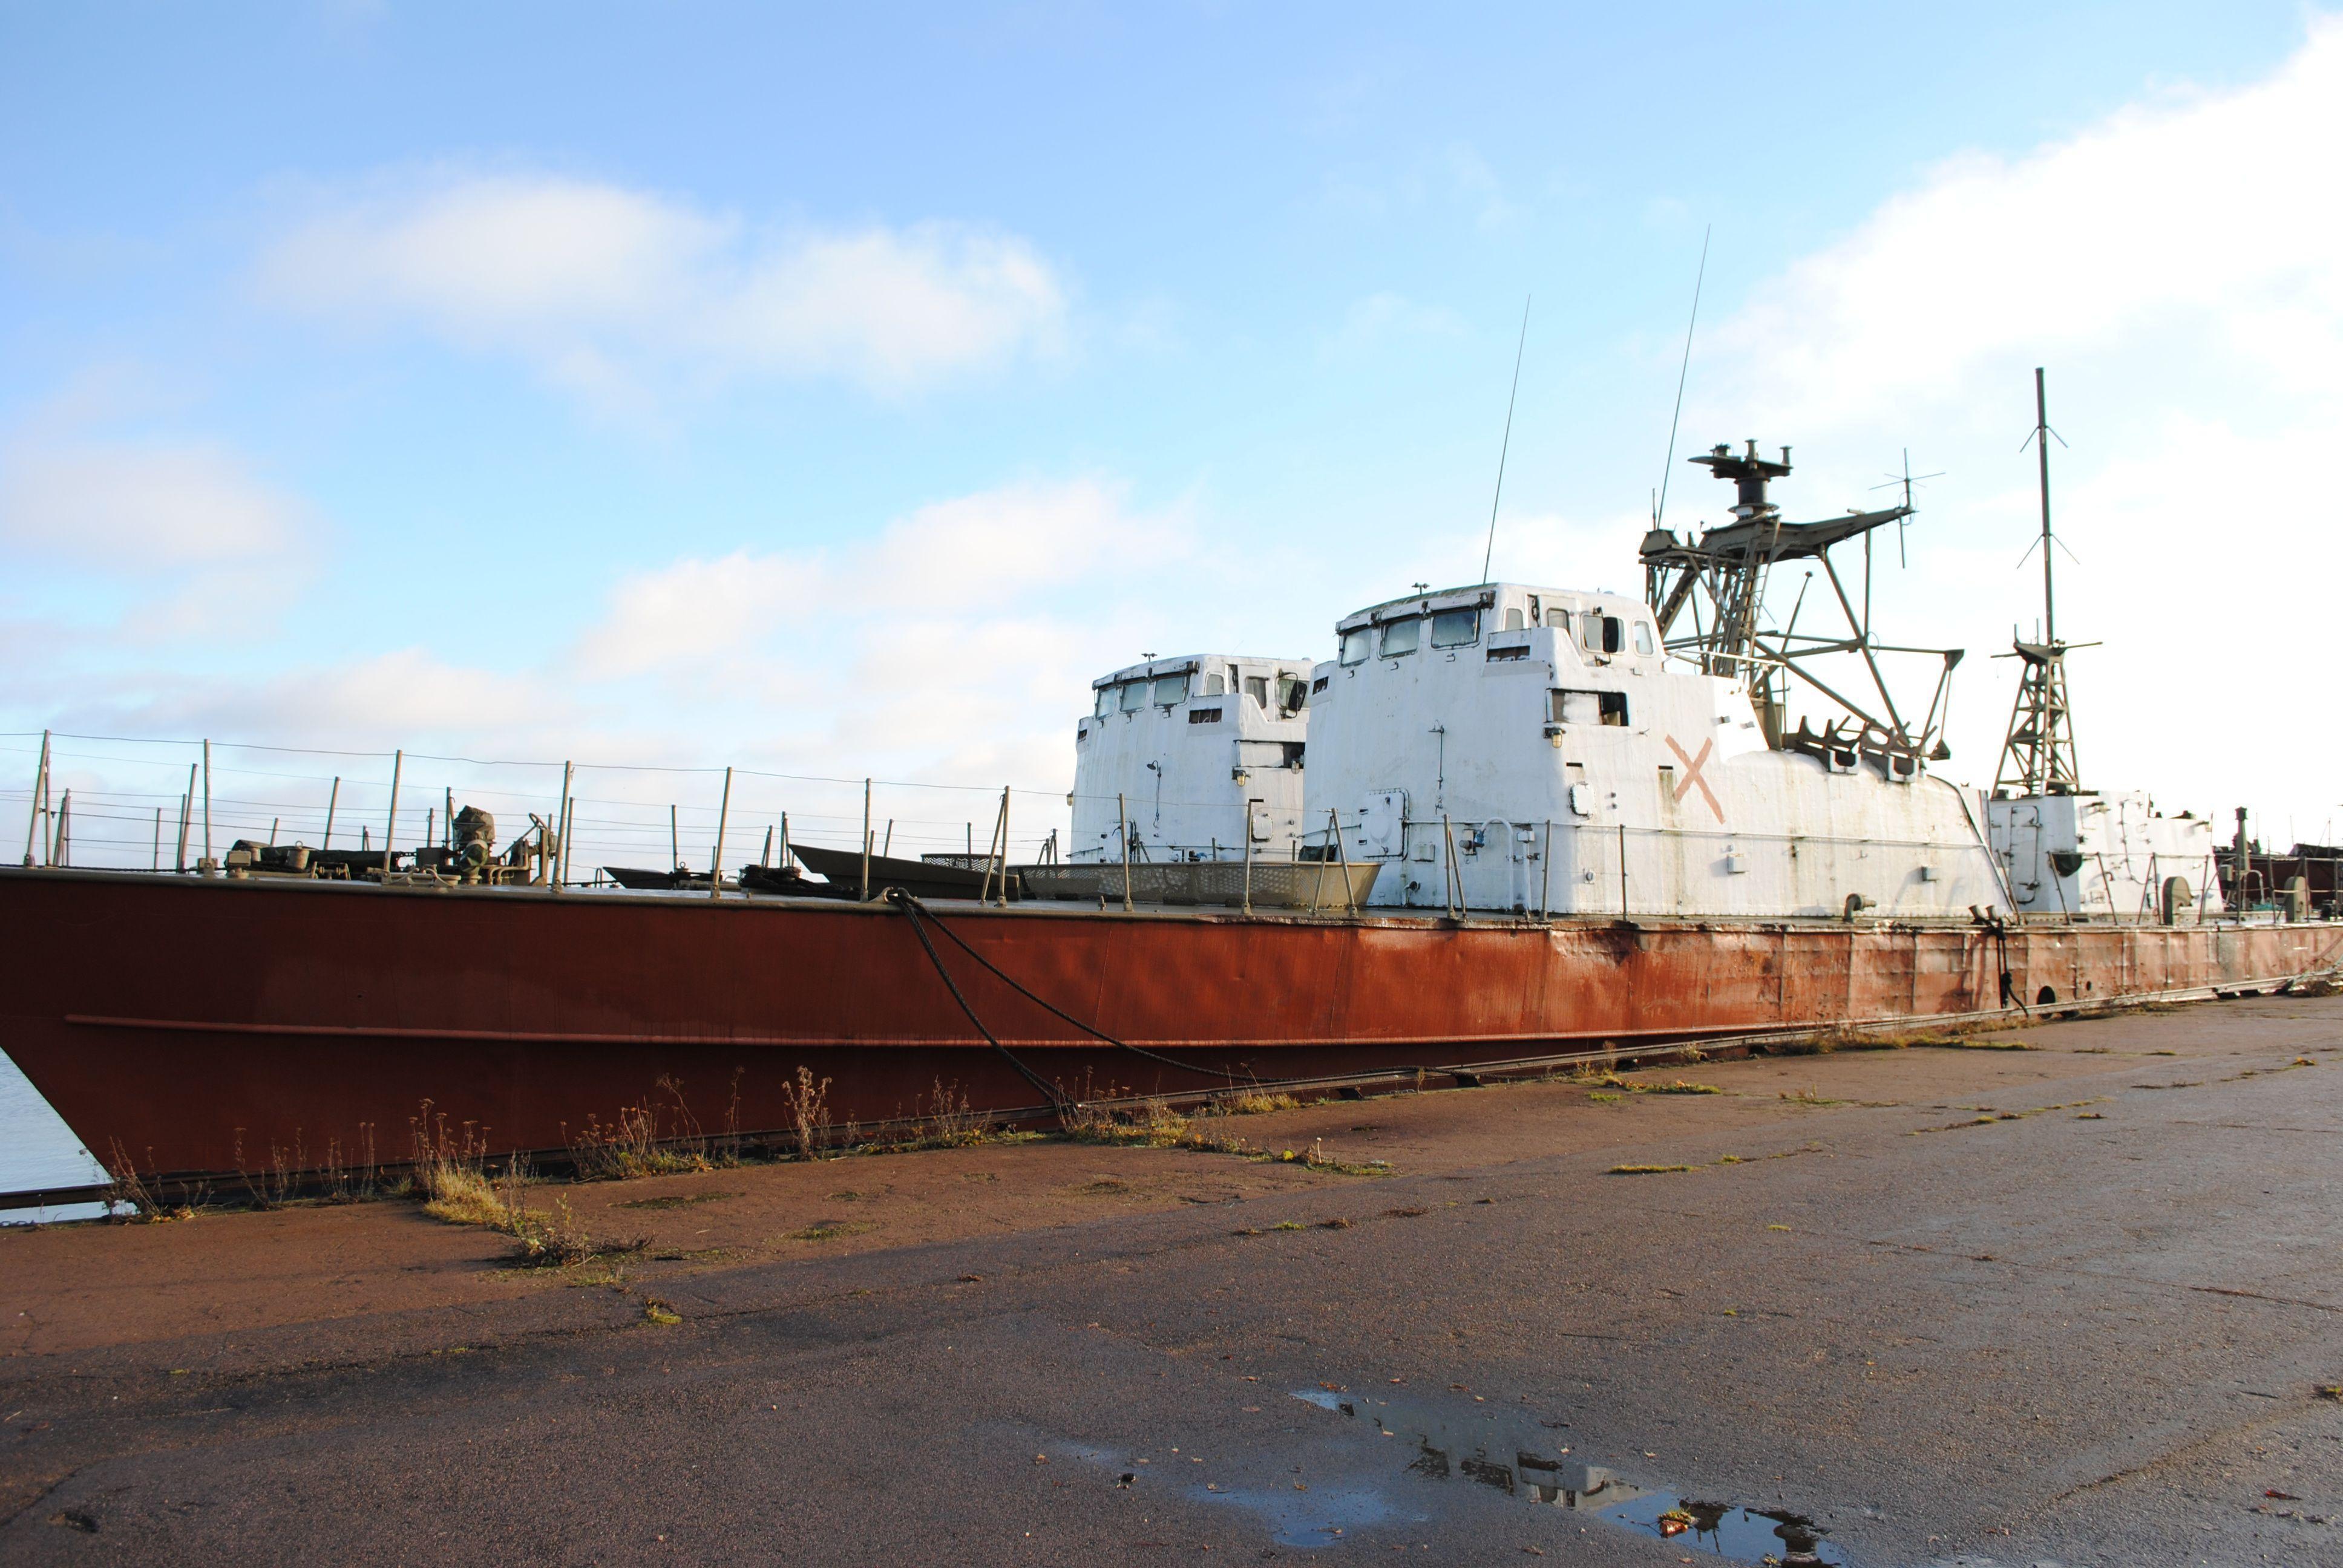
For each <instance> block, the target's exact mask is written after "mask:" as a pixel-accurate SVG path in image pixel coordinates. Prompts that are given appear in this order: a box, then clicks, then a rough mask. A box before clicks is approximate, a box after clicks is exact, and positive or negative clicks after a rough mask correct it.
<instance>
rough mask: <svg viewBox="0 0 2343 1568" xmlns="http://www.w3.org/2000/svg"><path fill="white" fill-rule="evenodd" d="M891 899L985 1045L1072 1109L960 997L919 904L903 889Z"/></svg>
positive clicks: (1056, 1104)
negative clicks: (926, 924) (931, 938)
mask: <svg viewBox="0 0 2343 1568" xmlns="http://www.w3.org/2000/svg"><path fill="white" fill-rule="evenodd" d="M887 898H888V901H889V902H890V903H900V904H901V905H902V906H903V913H904V914H905V915H906V916H907V917H909V918H910V922H911V931H912V934H913V935H915V936H917V937H918V938H919V939H920V947H922V948H924V949H926V950H927V954H928V961H929V962H930V963H931V964H933V965H935V966H936V973H937V975H938V976H940V978H941V979H942V980H943V982H944V989H945V990H948V991H950V992H951V999H952V1000H954V1001H956V1002H958V1003H960V1011H962V1012H964V1013H966V1014H968V1021H969V1022H970V1023H972V1024H974V1025H975V1026H976V1032H977V1033H979V1034H980V1035H982V1036H984V1039H985V1043H986V1044H988V1045H990V1046H991V1047H992V1049H993V1050H997V1051H999V1052H1000V1053H1001V1059H1002V1060H1005V1061H1007V1062H1008V1063H1009V1065H1010V1066H1011V1067H1013V1068H1015V1069H1016V1070H1017V1073H1018V1076H1019V1077H1021V1078H1022V1079H1024V1081H1026V1082H1028V1083H1030V1084H1031V1085H1032V1086H1033V1087H1034V1088H1035V1089H1038V1090H1040V1091H1041V1096H1042V1098H1043V1099H1045V1100H1047V1101H1049V1102H1050V1105H1051V1109H1052V1110H1054V1111H1060V1112H1063V1111H1067V1110H1069V1109H1070V1108H1071V1106H1072V1105H1073V1103H1074V1101H1073V1100H1072V1099H1071V1097H1070V1096H1069V1095H1067V1094H1066V1093H1065V1092H1064V1091H1061V1089H1059V1087H1058V1086H1057V1085H1056V1084H1054V1083H1051V1082H1050V1081H1048V1080H1047V1079H1045V1078H1043V1077H1042V1076H1041V1074H1040V1073H1038V1072H1035V1071H1034V1070H1032V1069H1031V1068H1030V1067H1028V1066H1026V1065H1025V1064H1024V1063H1023V1062H1021V1061H1020V1060H1017V1053H1016V1052H1015V1051H1012V1050H1010V1049H1009V1048H1008V1047H1007V1046H1005V1045H1003V1044H1001V1041H1000V1040H998V1039H996V1038H995V1037H994V1035H993V1032H992V1031H991V1030H989V1029H987V1028H985V1027H984V1020H982V1019H980V1018H979V1017H977V1016H976V1009H974V1008H972V1007H970V1006H969V1005H968V998H966V997H964V996H962V995H960V986H959V984H958V983H957V982H955V981H954V980H953V979H952V978H951V971H950V970H948V969H946V968H944V960H943V955H942V954H941V953H939V952H937V951H936V944H935V943H933V942H931V941H930V940H928V931H927V928H926V927H925V926H923V925H921V924H920V912H919V910H918V907H917V906H918V903H919V900H916V899H914V898H912V897H911V896H910V894H909V893H906V892H904V891H903V890H902V889H900V888H890V889H888V890H887ZM947 934H950V933H947Z"/></svg>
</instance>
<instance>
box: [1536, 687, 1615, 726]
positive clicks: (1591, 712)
mask: <svg viewBox="0 0 2343 1568" xmlns="http://www.w3.org/2000/svg"><path fill="white" fill-rule="evenodd" d="M1546 700H1547V702H1548V703H1549V704H1550V705H1551V706H1550V707H1549V708H1548V709H1547V717H1548V718H1550V719H1553V720H1554V723H1556V724H1605V725H1612V726H1614V727H1622V728H1624V726H1625V724H1626V722H1627V694H1626V693H1625V692H1624V691H1550V692H1548V693H1547V694H1546Z"/></svg>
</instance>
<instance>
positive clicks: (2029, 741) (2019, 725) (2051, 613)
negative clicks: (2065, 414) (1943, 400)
mask: <svg viewBox="0 0 2343 1568" xmlns="http://www.w3.org/2000/svg"><path fill="white" fill-rule="evenodd" d="M2028 439H2030V440H2031V441H2032V442H2033V443H2034V450H2035V457H2036V462H2037V464H2038V465H2039V468H2040V473H2041V484H2042V537H2041V538H2039V539H2037V540H2036V541H2035V543H2036V546H2038V547H2039V548H2040V549H2041V551H2042V640H2041V641H2039V642H2027V641H2026V640H2025V639H2024V638H2018V637H2012V638H2010V651H2009V652H2008V653H2006V654H2003V655H2000V656H1999V657H2001V658H2016V659H2017V660H2018V661H2019V662H2020V667H2021V668H2020V669H2019V673H2018V680H2017V700H2016V702H2015V703H2014V704H2012V706H2011V708H2010V710H2009V734H2008V736H2007V737H2006V739H2004V740H2003V741H2002V743H2001V768H2000V770H1999V773H1998V776H1997V777H1996V779H1994V789H1995V790H1996V793H2002V792H2006V793H2009V794H2016V795H2072V794H2076V793H2077V792H2079V791H2080V790H2081V789H2082V787H2083V781H2082V772H2081V769H2079V768H2078V767H2077V764H2076V760H2075V715H2074V709H2073V707H2072V706H2071V705H2070V704H2069V703H2068V701H2067V699H2066V652H2067V649H2068V648H2069V646H2071V645H2069V644H2067V643H2064V642H2061V641H2060V640H2058V592H2057V582H2056V577H2055V574H2054V570H2053V563H2052V561H2051V559H2050V557H2051V553H2052V551H2053V550H2055V549H2056V548H2058V546H2057V538H2056V535H2054V534H2053V533H2052V532H2051V530H2050V443H2051V441H2052V440H2054V439H2056V432H2054V431H2053V430H2052V429H2051V428H2050V400H2049V395H2048V393H2047V392H2046V389H2045V387H2044V385H2043V376H2042V370H2041V367H2038V366H2037V367H2036V368H2035V371H2034V434H2033V435H2032V436H2031V437H2028Z"/></svg>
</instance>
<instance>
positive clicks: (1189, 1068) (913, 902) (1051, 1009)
mask: <svg viewBox="0 0 2343 1568" xmlns="http://www.w3.org/2000/svg"><path fill="white" fill-rule="evenodd" d="M887 896H888V897H889V898H890V899H900V900H901V902H902V903H903V904H904V905H905V906H906V907H907V912H909V911H916V912H915V913H913V914H912V924H913V925H914V926H917V925H918V923H919V916H920V915H921V914H924V915H926V916H927V917H928V919H929V920H932V921H934V922H935V927H936V930H940V931H941V932H943V934H944V935H946V936H948V937H950V939H951V940H953V941H954V942H956V943H958V944H959V946H960V951H962V952H964V953H966V954H967V955H968V956H969V957H970V958H972V959H974V960H976V961H977V962H978V963H980V964H981V965H983V966H984V968H985V969H986V970H990V972H991V974H992V977H993V978H994V979H995V980H999V981H1001V984H1003V985H1005V986H1007V987H1008V988H1009V989H1010V990H1013V991H1015V992H1016V993H1017V994H1018V995H1019V996H1021V997H1023V998H1024V999H1025V1000H1027V1001H1030V1002H1031V1003H1032V1004H1033V1005H1034V1006H1035V1007H1038V1008H1040V1009H1041V1010H1042V1011H1044V1012H1047V1013H1049V1014H1051V1016H1053V1017H1056V1018H1059V1019H1062V1020H1065V1021H1066V1022H1068V1023H1071V1024H1072V1025H1073V1026H1074V1027H1075V1028H1076V1029H1079V1030H1081V1031H1082V1032H1083V1033H1084V1034H1087V1035H1089V1036H1091V1038H1092V1039H1094V1040H1104V1041H1105V1042H1106V1043H1107V1044H1109V1045H1111V1046H1113V1047H1114V1048H1115V1049H1116V1050H1127V1051H1129V1052H1131V1055H1133V1056H1138V1057H1144V1058H1145V1059H1146V1060H1149V1061H1157V1062H1161V1063H1162V1064H1163V1065H1164V1066H1166V1067H1176V1068H1178V1069H1179V1070H1181V1071H1182V1072H1192V1073H1196V1074H1198V1075H1199V1076H1201V1077H1205V1078H1213V1077H1218V1078H1222V1079H1225V1080H1227V1081H1228V1082H1229V1084H1230V1086H1231V1087H1232V1088H1233V1087H1234V1086H1235V1084H1236V1081H1237V1075H1236V1074H1235V1073H1233V1072H1231V1071H1230V1070H1228V1069H1227V1068H1225V1067H1222V1068H1212V1067H1198V1066H1197V1065H1195V1064H1194V1063H1193V1062H1188V1061H1182V1060H1179V1059H1178V1058H1176V1057H1170V1056H1162V1055H1159V1054H1158V1053H1156V1052H1154V1051H1151V1050H1146V1049H1145V1048H1143V1047H1141V1046H1136V1045H1132V1044H1131V1043H1130V1042H1128V1041H1126V1040H1117V1039H1115V1037H1114V1036H1112V1035H1111V1034H1109V1033H1107V1032H1106V1031H1105V1030H1102V1029H1100V1028H1097V1027H1096V1026H1095V1025H1092V1024H1087V1023H1084V1022H1083V1021H1082V1020H1081V1019H1078V1018H1076V1017H1075V1016H1074V1015H1073V1014H1072V1013H1070V1012H1068V1011H1066V1010H1065V1009H1063V1008H1061V1007H1059V1006H1057V1005H1056V1004H1055V1003H1053V1002H1051V1001H1049V1000H1045V999H1044V998H1041V997H1039V996H1036V995H1034V994H1033V992H1031V990H1027V989H1026V988H1025V987H1024V986H1023V985H1021V984H1020V983H1019V982H1018V981H1016V980H1012V979H1011V978H1010V977H1009V976H1008V975H1006V974H1003V973H1002V972H1001V969H1000V966H999V965H997V964H995V963H994V962H993V961H992V960H990V959H988V958H986V957H985V956H984V955H983V954H982V953H980V952H978V951H977V950H975V949H974V948H972V947H970V946H969V945H968V941H967V939H965V938H963V937H962V936H961V935H960V933H959V932H958V931H956V930H952V929H951V928H950V926H948V925H946V924H944V922H943V920H942V919H941V918H940V916H938V915H937V913H936V912H935V910H930V909H929V908H928V907H927V906H926V905H924V904H922V903H920V900H918V899H916V898H913V897H912V896H911V895H910V893H908V892H905V891H904V890H902V889H900V888H891V889H890V890H888V895H887ZM921 940H925V939H924V938H922V939H921ZM930 951H931V952H932V951H933V950H932V949H931V950H930ZM939 967H940V966H939ZM953 994H955V995H957V994H959V993H958V992H954V993H953ZM960 1005H961V1006H962V1007H963V1008H965V1007H966V1006H967V1005H968V1004H967V1003H966V1002H962V1003H961V1004H960ZM969 1016H970V1017H971V1018H973V1017H974V1016H975V1014H973V1013H970V1015H969ZM986 1038H988V1039H990V1036H987V1037H986Z"/></svg>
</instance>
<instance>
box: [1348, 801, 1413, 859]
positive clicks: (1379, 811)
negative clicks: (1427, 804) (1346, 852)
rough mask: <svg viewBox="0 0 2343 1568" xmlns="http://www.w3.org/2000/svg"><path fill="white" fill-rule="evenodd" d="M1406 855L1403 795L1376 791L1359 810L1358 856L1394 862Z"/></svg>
mask: <svg viewBox="0 0 2343 1568" xmlns="http://www.w3.org/2000/svg"><path fill="white" fill-rule="evenodd" d="M1406 852H1407V791H1406V790H1404V789H1377V790H1375V791H1373V793H1371V794H1370V795H1368V797H1367V798H1366V799H1365V800H1364V801H1363V803H1362V804H1361V805H1360V807H1359V854H1360V856H1361V857H1362V858H1363V859H1369V860H1396V859H1399V858H1400V857H1402V856H1403V855H1404V854H1405V853H1406Z"/></svg>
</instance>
